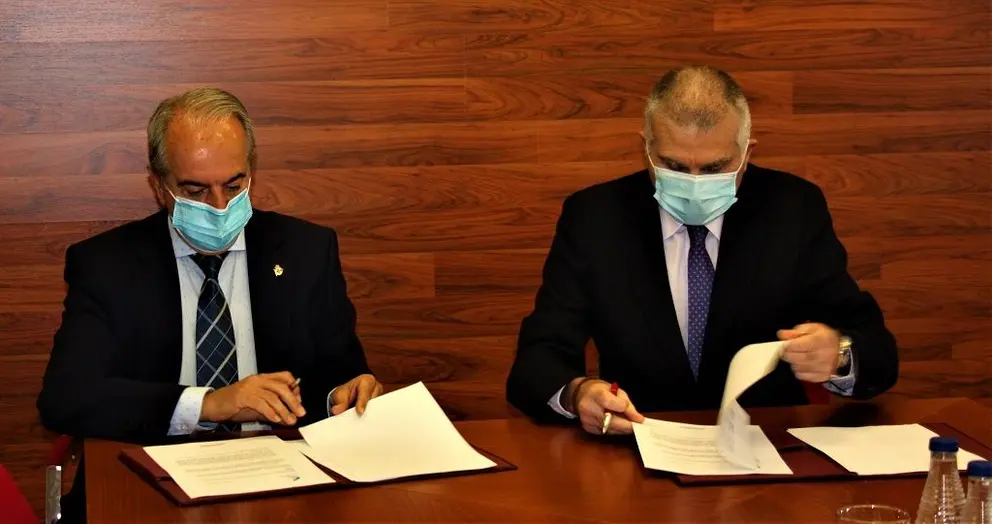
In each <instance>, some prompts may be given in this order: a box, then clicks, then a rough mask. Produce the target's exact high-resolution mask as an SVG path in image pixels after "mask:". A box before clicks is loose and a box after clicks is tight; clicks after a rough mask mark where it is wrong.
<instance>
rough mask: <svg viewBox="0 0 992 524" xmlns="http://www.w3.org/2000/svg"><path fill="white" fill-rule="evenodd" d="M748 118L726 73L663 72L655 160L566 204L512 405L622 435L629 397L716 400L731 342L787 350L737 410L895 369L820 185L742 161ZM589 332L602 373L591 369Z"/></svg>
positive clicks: (648, 401) (859, 394) (672, 404)
mask: <svg viewBox="0 0 992 524" xmlns="http://www.w3.org/2000/svg"><path fill="white" fill-rule="evenodd" d="M750 131H751V119H750V112H749V109H748V104H747V100H746V98H745V97H744V94H743V92H742V91H741V88H740V87H739V86H738V85H737V83H736V82H735V81H734V80H733V79H732V78H731V77H730V76H729V75H728V74H726V73H724V72H722V71H718V70H716V69H713V68H710V67H683V68H679V69H675V70H673V71H671V72H669V73H668V74H666V75H665V76H664V77H663V78H662V79H661V80H660V81H659V83H658V84H657V86H656V87H655V89H654V91H653V92H652V93H651V95H650V97H649V99H648V103H647V107H646V110H645V129H644V133H643V135H644V141H645V147H646V157H647V161H648V162H649V165H650V166H651V169H650V170H648V171H641V172H638V173H634V174H632V175H629V176H626V177H624V178H620V179H618V180H613V181H611V182H607V183H604V184H600V185H597V186H594V187H590V188H588V189H585V190H582V191H579V192H578V193H575V194H574V195H572V196H570V197H569V198H568V199H566V201H565V204H564V206H563V208H562V212H561V217H560V218H559V220H558V226H557V232H556V234H555V238H554V241H553V243H552V246H551V250H550V252H549V253H548V257H547V261H546V263H545V266H544V280H543V283H542V285H541V288H540V290H539V291H538V294H537V300H536V303H535V307H534V311H533V313H531V315H530V316H528V317H527V318H525V319H524V321H523V324H522V326H521V331H520V338H519V343H518V350H517V355H516V359H515V361H514V363H513V368H512V370H511V371H510V376H509V378H508V380H507V398H508V400H509V401H510V402H511V403H512V404H513V405H514V406H516V407H518V408H519V409H521V410H522V411H524V412H525V413H527V414H529V415H530V416H532V417H535V418H540V419H549V420H556V419H557V420H565V418H575V417H578V418H579V419H580V421H581V424H582V426H583V428H584V429H585V430H586V431H589V432H590V433H595V434H600V433H629V432H630V431H631V422H632V421H633V422H639V421H641V420H642V419H643V417H642V415H641V414H640V413H639V410H640V411H662V410H681V409H711V408H716V407H718V405H719V402H720V398H721V395H722V393H723V387H724V382H725V380H726V376H727V370H728V367H729V365H730V361H731V359H732V358H733V356H734V354H735V353H736V352H737V351H738V350H739V349H740V348H742V347H744V346H746V345H748V344H752V343H758V342H768V341H772V340H775V339H781V340H784V341H786V342H785V350H784V355H783V361H782V362H781V363H780V364H779V366H778V367H777V368H776V369H775V370H774V371H773V372H772V373H771V374H770V375H769V376H767V377H765V378H764V379H762V380H761V381H760V382H758V383H757V384H755V385H754V386H753V387H752V388H751V389H750V390H749V391H747V392H746V393H745V394H744V395H743V396H742V397H741V404H742V405H744V406H745V407H746V406H759V405H788V404H800V403H805V402H807V388H806V387H804V385H803V383H804V382H805V383H808V384H817V386H816V388H820V390H821V391H822V388H826V389H827V390H829V391H831V392H833V393H835V394H840V395H845V396H853V397H855V398H860V399H864V398H869V397H873V396H875V395H878V394H880V393H882V392H883V391H885V390H887V389H888V388H890V387H891V386H892V385H893V384H894V383H895V382H896V378H897V376H898V358H897V354H896V346H895V340H894V339H893V337H892V335H891V333H889V331H888V330H887V329H886V327H885V324H884V322H883V319H882V313H881V311H880V310H879V308H878V305H877V304H876V302H875V300H874V299H873V298H872V297H871V295H869V294H868V293H866V292H863V291H861V290H860V289H859V288H858V285H857V284H856V283H855V282H854V280H853V279H852V278H851V276H850V275H849V274H848V273H847V267H846V266H847V254H846V252H845V250H844V247H843V246H842V245H841V243H840V241H839V240H838V239H837V236H836V234H835V233H834V230H833V225H832V221H831V218H830V213H829V211H828V209H827V204H826V201H825V199H824V197H823V193H822V192H821V191H820V189H819V188H818V187H817V186H815V185H814V184H812V183H810V182H807V181H805V180H803V179H800V178H798V177H796V176H793V175H790V174H788V173H783V172H780V171H774V170H771V169H764V168H761V167H757V166H754V165H750V164H748V163H747V161H748V159H749V158H750V155H751V152H752V150H753V148H754V146H755V145H756V143H757V142H756V141H755V140H753V139H751V138H750ZM590 338H592V340H593V341H594V342H595V346H596V348H597V350H598V352H599V359H600V365H599V371H600V374H601V377H602V380H600V379H595V378H590V377H585V374H586V372H585V369H586V368H585V358H584V355H585V353H584V348H585V346H586V343H587V342H588V340H589V339H590ZM610 382H615V383H618V384H619V386H620V387H621V389H619V391H617V392H616V394H614V393H613V392H612V391H611V385H610ZM819 384H822V386H820V385H819ZM635 405H636V408H635V407H634V406H635ZM607 410H609V411H613V412H617V413H618V415H617V416H613V417H610V419H611V420H609V421H608V420H607V419H608V417H606V416H605V413H606V411H607Z"/></svg>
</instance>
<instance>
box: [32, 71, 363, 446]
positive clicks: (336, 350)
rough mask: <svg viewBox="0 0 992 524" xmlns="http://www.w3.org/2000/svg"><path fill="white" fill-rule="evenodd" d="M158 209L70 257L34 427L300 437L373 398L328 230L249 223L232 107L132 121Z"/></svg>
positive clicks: (253, 213) (244, 152)
mask: <svg viewBox="0 0 992 524" xmlns="http://www.w3.org/2000/svg"><path fill="white" fill-rule="evenodd" d="M148 155H149V169H148V171H149V177H148V178H149V182H150V185H151V187H152V189H153V191H154V193H155V196H156V198H157V200H158V202H159V204H160V205H161V207H162V208H163V209H162V211H159V212H158V213H155V214H154V215H152V216H150V217H148V218H145V219H143V220H139V221H136V222H131V223H128V224H125V225H123V226H121V227H119V228H116V229H113V230H111V231H108V232H106V233H103V234H100V235H97V236H95V237H93V238H90V239H88V240H86V241H83V242H80V243H79V244H76V245H73V246H71V247H70V248H69V249H68V251H67V252H66V267H65V280H66V283H67V285H68V292H67V295H66V299H65V308H64V312H63V316H62V325H61V326H60V327H59V330H58V332H57V333H56V335H55V344H54V347H53V349H52V355H51V360H50V361H49V363H48V369H47V370H46V372H45V377H44V384H43V388H42V391H41V395H40V396H39V398H38V410H39V412H40V414H41V420H42V423H43V424H44V425H45V427H47V428H49V429H51V430H54V431H57V432H59V433H63V434H69V435H73V436H78V437H99V438H108V439H115V440H127V441H137V442H147V441H155V440H159V439H161V438H162V437H164V436H166V435H167V434H168V435H180V434H190V433H194V432H197V431H210V430H215V429H218V426H220V429H224V430H232V431H234V430H239V429H257V428H260V427H262V425H263V424H264V425H282V426H292V425H296V424H300V425H302V424H306V423H309V422H314V421H317V420H320V419H322V418H325V417H327V416H330V415H332V414H337V413H340V412H342V411H344V410H345V409H347V408H348V407H350V406H352V405H354V404H356V403H357V409H358V410H359V412H361V411H363V410H364V409H365V405H366V403H367V402H368V400H369V399H370V398H372V397H374V396H376V395H378V394H379V393H380V392H381V391H382V386H381V385H380V384H379V383H378V381H377V380H376V379H375V377H374V376H373V375H372V374H371V372H370V371H369V368H368V365H367V364H366V360H365V355H364V353H363V350H362V346H361V344H360V342H359V340H358V337H357V336H356V334H355V310H354V307H353V306H352V304H351V301H350V300H349V299H348V296H347V293H346V286H345V280H344V277H343V275H342V272H341V263H340V261H339V259H338V243H337V237H336V235H335V233H334V231H332V230H331V229H328V228H324V227H320V226H317V225H314V224H311V223H308V222H304V221H302V220H298V219H295V218H291V217H287V216H283V215H280V214H277V213H273V212H267V211H260V210H254V209H252V207H251V202H250V199H249V190H250V186H251V183H252V179H253V177H254V176H255V166H256V154H255V139H254V132H253V130H252V125H251V120H250V119H249V117H248V114H247V112H246V111H245V108H244V106H243V105H242V104H241V102H240V101H239V100H238V99H237V98H236V97H234V96H233V95H231V94H230V93H227V92H225V91H221V90H219V89H211V88H202V89H195V90H192V91H189V92H187V93H184V94H182V95H179V96H177V97H173V98H170V99H168V100H165V101H164V102H162V103H161V104H160V105H159V106H158V109H157V110H156V111H155V114H154V115H153V116H152V117H151V119H150V121H149V124H148Z"/></svg>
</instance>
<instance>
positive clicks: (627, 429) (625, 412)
mask: <svg viewBox="0 0 992 524" xmlns="http://www.w3.org/2000/svg"><path fill="white" fill-rule="evenodd" d="M581 380H582V379H576V380H573V381H572V382H571V383H570V384H569V387H568V389H567V391H566V394H567V395H568V396H567V398H569V399H571V398H574V399H575V406H568V407H569V408H570V409H569V411H571V412H572V413H575V414H576V415H578V417H579V421H580V422H581V423H582V429H584V430H586V431H587V432H589V433H592V434H593V435H602V434H603V419H604V418H605V417H606V411H607V410H609V411H611V412H613V417H611V420H610V426H609V428H608V430H607V434H609V435H627V434H630V433H633V431H634V428H633V426H631V425H630V423H631V422H644V416H643V415H641V414H640V413H638V412H637V410H636V409H634V404H632V403H631V402H630V398H629V397H628V396H627V393H626V392H625V391H624V390H622V389H620V390H617V394H616V395H614V394H613V393H610V384H609V383H607V382H604V381H602V380H586V381H585V382H581ZM576 387H578V391H576V390H575V388H576Z"/></svg>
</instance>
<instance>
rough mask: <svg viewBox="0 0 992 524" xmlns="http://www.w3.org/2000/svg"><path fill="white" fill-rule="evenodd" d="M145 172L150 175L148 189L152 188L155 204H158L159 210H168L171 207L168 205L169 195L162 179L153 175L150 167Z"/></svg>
mask: <svg viewBox="0 0 992 524" xmlns="http://www.w3.org/2000/svg"><path fill="white" fill-rule="evenodd" d="M145 171H146V172H147V173H148V187H150V188H151V190H152V194H153V195H155V202H156V203H158V207H159V209H168V207H169V206H167V205H166V203H167V202H168V199H167V193H166V191H165V187H164V186H163V185H162V178H161V177H160V176H158V175H156V174H155V173H152V169H151V168H150V167H149V168H146V169H145Z"/></svg>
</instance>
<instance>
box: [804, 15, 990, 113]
mask: <svg viewBox="0 0 992 524" xmlns="http://www.w3.org/2000/svg"><path fill="white" fill-rule="evenodd" d="M933 4H935V5H937V4H938V3H937V2H933ZM990 79H992V69H990V68H988V67H970V68H967V67H966V68H926V69H895V70H868V71H863V70H860V71H859V70H845V71H802V72H799V73H796V77H795V81H794V84H793V89H794V93H793V98H794V104H795V109H796V112H797V113H834V112H836V113H868V112H890V111H933V110H937V111H947V110H952V109H989V108H990V107H992V80H990Z"/></svg>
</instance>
